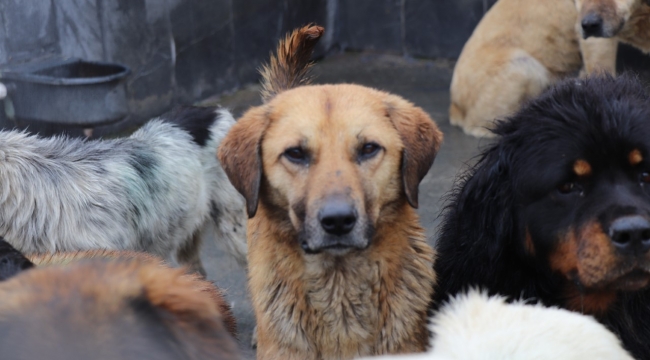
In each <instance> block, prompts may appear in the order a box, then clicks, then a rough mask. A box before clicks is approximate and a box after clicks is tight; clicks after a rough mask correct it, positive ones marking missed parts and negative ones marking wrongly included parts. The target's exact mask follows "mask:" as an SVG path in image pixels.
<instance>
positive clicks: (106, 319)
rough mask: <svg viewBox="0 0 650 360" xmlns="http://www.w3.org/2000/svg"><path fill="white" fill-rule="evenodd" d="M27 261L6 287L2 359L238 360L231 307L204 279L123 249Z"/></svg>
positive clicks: (0, 320)
mask: <svg viewBox="0 0 650 360" xmlns="http://www.w3.org/2000/svg"><path fill="white" fill-rule="evenodd" d="M23 259H24V260H21V261H20V262H21V263H22V262H23V261H28V260H27V259H25V258H23ZM28 259H29V260H31V261H33V264H35V265H36V267H35V268H33V269H29V270H23V271H19V268H17V267H16V268H14V270H15V271H16V272H17V274H16V275H15V276H13V277H11V278H9V280H6V281H4V282H1V283H0V299H1V301H0V346H2V350H1V351H0V352H1V354H2V356H1V357H2V359H5V360H20V359H46V358H47V359H51V360H63V359H66V360H75V359H98V360H118V359H120V360H130V359H134V360H135V359H161V360H162V359H170V360H171V359H188V360H189V359H195V360H199V359H206V360H207V359H223V360H230V359H233V360H234V359H238V358H239V357H238V351H237V345H236V342H235V340H234V339H233V337H232V335H233V334H234V332H235V323H234V318H233V317H232V313H231V312H230V308H229V307H228V305H227V304H226V303H225V301H224V299H223V296H222V294H221V292H220V290H219V289H218V288H216V287H215V286H213V285H212V284H211V283H209V282H207V281H205V280H203V279H202V278H201V277H200V276H199V275H196V274H191V275H190V274H186V273H184V271H183V270H181V269H172V268H169V267H167V266H165V265H164V264H163V262H162V261H161V260H159V259H158V258H155V257H152V256H150V255H145V254H138V253H131V252H121V251H118V252H111V251H89V252H78V253H57V254H53V255H44V256H28ZM18 260H20V259H19V258H18V254H17V253H16V254H14V255H11V258H10V257H9V256H8V255H7V253H6V252H5V253H4V255H3V263H2V266H3V267H5V266H6V264H7V262H8V261H13V262H14V263H16V261H18ZM21 267H22V268H24V266H21ZM224 325H225V326H224Z"/></svg>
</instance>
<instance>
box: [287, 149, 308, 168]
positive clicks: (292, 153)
mask: <svg viewBox="0 0 650 360" xmlns="http://www.w3.org/2000/svg"><path fill="white" fill-rule="evenodd" d="M282 155H284V157H286V158H287V159H289V160H290V161H291V162H294V163H296V164H304V163H306V162H307V161H309V157H308V156H307V153H306V152H305V151H304V150H303V149H302V148H299V147H292V148H288V149H287V150H285V151H284V153H283V154H282Z"/></svg>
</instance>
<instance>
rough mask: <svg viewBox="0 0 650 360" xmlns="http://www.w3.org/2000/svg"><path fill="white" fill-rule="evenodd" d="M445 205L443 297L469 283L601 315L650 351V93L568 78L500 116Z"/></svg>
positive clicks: (628, 83)
mask: <svg viewBox="0 0 650 360" xmlns="http://www.w3.org/2000/svg"><path fill="white" fill-rule="evenodd" d="M495 132H496V134H497V135H499V136H500V139H499V140H498V141H497V142H496V143H495V144H493V145H491V146H490V147H489V148H488V149H487V150H485V151H484V152H483V154H482V156H481V157H480V159H479V161H478V163H477V164H476V165H475V166H474V167H472V168H471V169H470V171H469V172H468V173H467V174H465V175H464V176H463V177H462V178H461V179H460V181H459V183H458V185H457V187H456V189H455V190H454V191H453V193H452V194H451V196H450V201H449V204H448V206H447V208H446V211H445V213H444V219H443V223H442V225H441V233H440V238H439V240H438V244H437V250H438V257H437V262H436V265H435V269H436V271H437V274H438V279H439V283H438V288H437V291H436V292H435V294H436V298H435V299H434V300H435V301H434V303H435V306H436V307H437V306H439V305H440V304H441V302H443V301H445V300H447V299H448V297H449V296H450V295H454V294H456V293H458V292H461V291H464V290H465V289H468V288H470V287H481V288H485V289H487V290H488V291H489V292H490V293H491V294H502V295H505V296H507V297H509V298H510V299H518V298H524V299H531V300H539V301H541V302H543V303H544V304H546V305H555V306H560V307H564V308H568V309H571V310H574V311H579V312H583V313H588V314H591V315H594V316H595V317H596V318H597V319H598V320H599V321H600V322H602V323H603V324H605V325H606V326H607V327H608V328H610V329H611V330H612V331H613V332H614V333H616V334H617V335H618V336H619V337H620V338H621V340H622V341H623V344H624V346H625V347H626V348H627V349H628V350H629V351H630V352H631V353H632V354H633V355H634V356H636V357H638V358H641V359H650V287H649V286H648V285H649V284H650V252H649V251H648V249H649V248H650V102H649V101H648V93H647V92H646V90H645V88H644V87H643V86H642V85H641V84H640V83H639V82H638V81H637V80H635V79H634V78H631V77H628V76H624V77H620V78H617V79H614V78H611V77H596V78H590V79H584V80H569V81H566V82H564V83H561V84H559V85H557V86H555V87H554V88H552V89H550V90H549V91H547V92H546V93H545V94H543V95H542V96H540V97H539V98H537V99H535V100H533V101H531V102H530V103H529V104H527V105H526V106H524V107H523V108H522V110H520V111H519V112H518V113H517V114H515V115H513V116H512V117H511V118H509V119H507V120H506V121H502V122H500V123H499V124H498V126H497V128H496V130H495Z"/></svg>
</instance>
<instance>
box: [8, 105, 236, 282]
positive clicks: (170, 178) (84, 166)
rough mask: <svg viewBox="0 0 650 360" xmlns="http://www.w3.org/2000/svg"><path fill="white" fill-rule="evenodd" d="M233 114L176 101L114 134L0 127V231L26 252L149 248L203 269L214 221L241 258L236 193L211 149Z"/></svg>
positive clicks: (218, 235) (219, 237)
mask: <svg viewBox="0 0 650 360" xmlns="http://www.w3.org/2000/svg"><path fill="white" fill-rule="evenodd" d="M234 122H235V121H234V119H233V118H232V116H231V115H230V114H229V113H228V112H227V111H225V110H219V111H217V110H216V109H213V108H182V109H178V110H175V111H174V112H172V113H170V114H167V115H165V116H163V118H162V119H154V120H152V121H150V122H148V123H147V124H145V125H144V126H143V127H142V128H141V129H139V130H138V131H136V132H135V133H134V134H133V135H131V136H130V137H128V138H122V139H115V140H97V141H84V140H80V139H73V138H67V137H53V138H41V137H38V136H30V135H27V134H26V133H22V132H17V131H4V132H0V234H2V235H3V236H4V237H5V239H6V240H7V241H8V242H9V243H11V244H12V245H13V246H14V247H16V248H17V249H18V250H20V251H22V252H25V253H35V252H57V251H76V250H89V249H112V250H124V249H126V250H137V251H147V252H150V253H152V254H155V255H158V256H160V257H163V258H165V259H166V260H168V261H170V263H172V264H177V263H180V264H184V265H188V266H190V267H191V268H192V270H194V271H200V272H202V273H204V270H203V268H202V266H201V263H200V259H199V256H198V254H199V247H200V243H201V238H202V237H203V236H204V235H205V233H206V231H208V230H209V228H210V227H213V228H214V229H216V231H215V235H216V238H217V240H218V241H220V242H222V243H223V244H224V245H226V246H227V247H228V249H229V250H230V252H231V253H233V254H234V256H235V257H236V258H237V259H238V260H240V261H241V262H242V263H243V262H245V254H246V245H245V243H244V232H245V229H244V221H245V215H244V203H243V199H242V198H241V196H240V195H239V194H238V193H237V191H236V190H235V189H234V188H233V187H232V185H231V184H230V183H229V181H228V179H227V177H226V175H225V173H224V172H223V170H222V168H221V165H220V164H219V163H218V161H216V159H215V157H214V154H215V153H216V149H217V147H218V145H219V143H220V142H221V139H223V137H224V136H225V135H226V133H227V132H228V130H229V129H230V127H231V126H232V125H233V124H234Z"/></svg>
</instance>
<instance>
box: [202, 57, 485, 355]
mask: <svg viewBox="0 0 650 360" xmlns="http://www.w3.org/2000/svg"><path fill="white" fill-rule="evenodd" d="M452 69H453V63H452V62H449V61H440V60H420V59H406V58H403V57H398V56H392V55H378V54H369V53H345V54H339V55H334V56H330V57H328V58H326V59H325V60H323V61H321V62H319V63H318V64H316V65H315V66H314V74H315V75H316V79H315V82H316V83H356V84H360V85H366V86H370V87H374V88H377V89H381V90H386V91H389V92H392V93H394V94H397V95H401V96H403V97H404V98H406V99H408V100H410V101H411V102H413V103H415V104H416V105H418V106H420V107H422V108H423V109H424V110H426V111H427V112H428V113H429V114H430V115H431V117H432V118H433V119H434V120H435V121H436V122H437V123H438V126H439V127H440V129H441V130H442V132H443V133H444V134H445V139H444V143H443V145H442V148H441V149H440V152H439V154H438V156H437V158H436V160H435V163H434V165H433V167H432V168H431V170H430V171H429V174H428V175H427V176H426V177H425V178H424V180H423V181H422V183H421V184H420V208H419V210H418V212H419V214H420V217H421V221H422V224H423V225H424V227H425V228H426V230H427V235H428V236H429V242H430V243H431V244H432V245H433V243H434V241H435V234H436V226H437V225H438V223H439V219H438V215H439V212H440V210H441V208H442V206H443V196H444V195H445V194H446V193H447V192H448V191H449V190H450V189H451V187H452V183H453V180H454V178H455V177H456V176H457V175H458V174H459V172H460V171H461V170H462V169H464V167H465V164H467V163H468V162H471V161H472V160H473V158H474V156H475V155H477V154H478V152H479V150H480V148H481V147H483V146H485V145H486V144H488V143H489V140H479V139H476V138H473V137H469V136H467V135H465V134H463V132H462V131H461V130H460V129H459V128H457V127H454V126H451V125H450V124H449V119H448V116H447V108H448V107H449V84H450V81H451V74H452ZM258 91H259V87H258V86H250V87H248V88H246V89H243V90H241V91H238V92H236V93H234V94H231V95H229V96H224V97H221V98H217V99H211V100H209V101H208V102H211V103H218V104H221V105H222V106H225V107H227V108H229V109H231V110H232V111H233V112H234V113H235V115H236V116H239V115H241V114H242V112H243V111H245V110H246V109H247V108H248V107H250V106H251V105H258V104H260V103H261V101H260V97H259V93H258ZM201 255H202V259H203V261H204V265H205V267H206V270H207V272H208V277H209V279H211V280H213V281H214V282H215V283H216V284H217V285H218V286H220V287H222V288H224V289H225V290H226V291H227V296H228V300H229V301H230V303H231V305H232V308H233V312H234V314H235V317H236V318H237V321H238V330H239V334H240V336H239V338H240V343H241V344H240V347H241V349H242V352H243V353H244V354H245V356H244V358H245V359H254V358H255V355H254V354H255V352H254V350H253V349H251V348H250V340H251V333H252V330H253V327H254V326H255V319H254V315H253V310H252V308H251V302H250V299H249V297H248V293H247V288H246V286H247V285H246V271H245V269H242V268H241V267H239V266H238V265H237V263H236V262H235V261H234V260H232V259H230V258H229V257H228V256H227V254H225V253H224V252H223V251H222V249H221V248H220V247H219V246H218V244H214V243H208V244H204V249H203V251H202V254H201Z"/></svg>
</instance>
